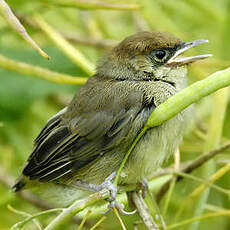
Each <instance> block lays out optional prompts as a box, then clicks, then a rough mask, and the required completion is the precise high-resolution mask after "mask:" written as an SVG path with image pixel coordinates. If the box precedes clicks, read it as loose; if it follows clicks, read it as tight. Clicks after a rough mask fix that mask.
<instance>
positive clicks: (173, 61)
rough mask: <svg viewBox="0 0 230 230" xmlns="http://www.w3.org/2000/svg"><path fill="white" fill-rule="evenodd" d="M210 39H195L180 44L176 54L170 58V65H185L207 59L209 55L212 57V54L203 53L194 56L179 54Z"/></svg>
mask: <svg viewBox="0 0 230 230" xmlns="http://www.w3.org/2000/svg"><path fill="white" fill-rule="evenodd" d="M206 42H208V40H195V41H190V42H183V43H182V44H181V46H180V48H179V49H178V50H177V51H176V52H175V54H174V55H173V56H172V57H171V58H170V59H169V60H168V62H167V64H168V65H185V64H189V63H192V62H194V61H198V60H201V59H205V58H208V57H211V56H212V54H203V55H198V56H192V57H183V56H179V55H180V54H182V53H184V52H185V51H186V50H188V49H190V48H192V47H195V46H198V45H200V44H202V43H206Z"/></svg>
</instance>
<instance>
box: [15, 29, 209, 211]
mask: <svg viewBox="0 0 230 230" xmlns="http://www.w3.org/2000/svg"><path fill="white" fill-rule="evenodd" d="M205 42H207V40H194V41H189V42H185V41H182V40H181V39H179V38H177V37H175V36H173V35H171V34H169V33H165V32H148V31H142V32H138V33H136V34H134V35H131V36H129V37H127V38H125V39H124V40H123V41H121V42H120V43H119V44H118V45H116V46H115V47H113V48H112V49H111V50H110V51H108V52H107V53H106V54H105V55H104V56H103V57H102V58H101V60H100V61H99V63H98V66H97V68H96V72H95V74H94V76H92V77H90V78H89V79H88V81H87V82H86V84H85V85H83V86H82V87H81V88H80V90H79V91H78V92H77V93H76V94H75V96H74V97H73V99H72V101H71V102H70V103H69V105H68V106H67V107H65V108H64V109H62V110H61V111H60V112H58V113H57V114H56V115H54V116H53V117H51V118H50V119H49V120H48V122H47V123H46V125H45V126H44V128H43V129H42V130H41V132H40V133H39V135H38V136H37V137H36V139H35V141H34V146H33V150H32V153H31V155H30V156H29V158H28V160H27V162H26V164H25V167H24V168H23V170H22V174H21V176H20V177H19V179H18V181H17V182H16V184H15V185H14V186H13V189H14V191H16V192H17V191H20V190H22V189H26V188H30V187H34V186H38V187H39V186H41V185H42V184H46V185H47V184H52V183H54V184H57V185H58V184H60V185H74V186H76V187H77V188H79V189H86V190H93V191H94V190H95V191H97V190H100V189H102V188H104V187H108V188H109V189H110V190H111V194H113V196H112V198H111V203H110V209H111V208H112V207H114V206H116V207H118V204H117V202H116V193H117V190H116V188H114V186H112V185H113V183H112V180H113V178H114V175H115V174H116V172H117V170H118V169H119V166H120V164H121V162H122V160H123V159H124V157H125V154H126V153H127V151H128V150H129V148H130V146H131V145H132V143H133V141H134V140H135V138H136V137H137V136H138V134H139V133H140V132H141V131H142V129H143V127H144V126H145V123H146V121H147V119H148V117H149V116H150V114H151V113H152V112H153V111H154V109H155V108H156V107H157V106H159V105H160V104H162V103H163V102H164V101H166V100H167V99H168V98H170V97H171V96H173V95H175V94H176V93H178V92H179V91H181V90H182V89H184V88H185V87H187V65H188V64H191V63H193V62H195V61H197V60H201V59H205V58H207V57H209V56H210V55H208V54H204V55H198V56H191V57H184V56H182V54H183V53H184V52H185V51H186V50H188V49H190V48H192V47H195V46H197V45H200V44H202V43H205ZM190 116H191V110H189V109H185V110H184V111H182V112H181V113H179V114H177V115H176V116H174V117H173V118H171V119H170V120H168V121H165V122H164V123H163V124H161V125H159V126H157V127H154V128H151V129H148V130H147V132H146V133H145V134H144V135H143V137H142V138H141V139H140V141H139V142H138V143H137V144H136V146H135V148H134V149H133V151H132V153H131V155H130V156H129V158H128V160H127V162H126V164H125V166H124V168H123V170H122V173H121V176H120V178H119V183H118V184H119V185H124V184H136V183H138V182H140V181H142V180H143V179H144V178H148V176H149V175H151V173H153V172H154V171H155V170H157V169H158V168H159V167H160V166H161V165H162V163H163V162H164V161H165V160H167V159H168V158H169V157H170V156H171V155H172V154H173V153H174V152H175V150H176V149H177V148H178V146H179V144H180V142H181V140H182V138H183V135H184V129H185V127H186V124H187V123H188V122H189V120H190ZM105 182H106V183H105Z"/></svg>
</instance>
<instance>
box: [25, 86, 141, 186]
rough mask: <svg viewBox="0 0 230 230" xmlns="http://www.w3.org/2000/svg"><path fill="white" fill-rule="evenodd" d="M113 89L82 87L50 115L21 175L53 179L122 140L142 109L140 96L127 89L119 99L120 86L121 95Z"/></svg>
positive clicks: (79, 166) (87, 161) (33, 178)
mask: <svg viewBox="0 0 230 230" xmlns="http://www.w3.org/2000/svg"><path fill="white" fill-rule="evenodd" d="M108 87H109V86H108ZM124 87H125V86H124ZM116 88H117V87H110V90H108V89H106V90H103V88H101V87H98V89H97V86H95V84H93V88H90V86H89V85H88V87H86V89H83V90H81V91H80V93H79V94H78V95H77V96H76V97H75V98H74V100H73V101H72V103H71V104H70V106H69V108H68V112H66V111H67V109H66V108H65V109H64V110H62V111H61V112H59V113H58V114H57V115H55V116H54V117H52V118H51V119H50V120H49V121H48V122H47V124H46V126H45V127H44V128H43V130H42V131H41V133H40V134H39V135H38V137H37V138H36V140H35V145H34V150H33V153H32V154H31V156H30V157H29V159H28V163H27V165H26V167H25V168H24V170H23V174H24V175H26V176H28V177H29V178H30V179H31V180H35V179H36V180H39V181H43V182H47V181H52V180H56V179H58V178H60V177H62V176H64V175H66V174H68V173H70V172H72V171H73V170H75V171H76V170H78V169H80V168H81V167H83V166H85V165H87V164H88V163H90V162H92V161H93V160H95V159H96V158H97V157H98V156H100V155H101V154H106V151H108V150H109V149H112V148H114V147H115V146H116V145H119V144H120V143H121V142H122V141H124V140H125V138H126V136H127V133H128V132H129V130H130V128H131V125H132V122H133V120H134V119H135V118H136V116H137V114H138V113H140V112H141V111H142V109H143V104H142V103H143V98H142V96H141V95H137V92H134V91H130V92H128V93H127V90H126V91H124V92H125V93H126V98H122V97H121V95H123V94H122V93H123V92H122V89H121V88H122V86H120V89H119V93H120V95H119V94H117V93H116V92H115V91H114V89H115V90H116ZM97 90H101V91H102V92H100V93H98V92H96V91H97ZM132 93H134V95H132ZM84 97H85V98H84ZM82 98H84V99H86V100H82ZM129 98H130V99H129ZM135 98H137V99H135ZM88 100H90V101H88ZM103 100H104V101H103ZM121 100H122V102H121ZM84 101H86V104H84ZM70 114H71V116H69V115H70ZM143 125H144V122H143ZM135 135H136V134H134V137H135Z"/></svg>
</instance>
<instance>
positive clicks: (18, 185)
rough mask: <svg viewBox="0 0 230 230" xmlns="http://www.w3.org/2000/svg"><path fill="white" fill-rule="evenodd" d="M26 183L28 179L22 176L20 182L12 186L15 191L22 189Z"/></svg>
mask: <svg viewBox="0 0 230 230" xmlns="http://www.w3.org/2000/svg"><path fill="white" fill-rule="evenodd" d="M25 185H26V181H25V180H24V179H23V178H20V179H19V180H18V182H17V183H16V184H15V185H14V186H13V187H12V190H13V191H14V192H19V191H21V190H22V189H23V188H24V187H25Z"/></svg>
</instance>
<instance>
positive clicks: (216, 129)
mask: <svg viewBox="0 0 230 230" xmlns="http://www.w3.org/2000/svg"><path fill="white" fill-rule="evenodd" d="M212 97H213V100H212V114H211V118H210V122H209V126H208V127H209V129H208V134H207V138H206V142H205V145H204V152H206V151H211V150H213V149H215V148H217V146H218V145H219V142H220V140H221V136H222V129H223V125H224V117H225V111H226V108H227V102H228V89H227V88H226V89H221V90H220V91H218V92H216V93H215V94H214V95H213V96H212ZM215 171H216V165H215V162H214V160H213V159H212V160H210V161H209V162H207V163H206V164H204V165H203V167H202V168H201V172H200V176H201V177H203V178H204V179H208V178H209V177H210V176H211V175H212V174H214V173H215ZM209 193H210V188H207V189H205V190H203V192H202V193H200V196H199V197H198V199H197V201H196V202H195V206H194V208H193V210H194V212H193V215H194V216H200V215H201V214H202V213H203V212H204V209H205V205H206V202H207V200H208V197H209ZM198 226H199V222H195V223H191V225H190V226H189V228H188V229H189V230H196V229H197V228H198Z"/></svg>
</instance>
